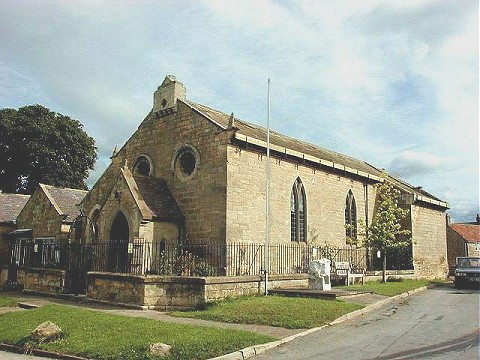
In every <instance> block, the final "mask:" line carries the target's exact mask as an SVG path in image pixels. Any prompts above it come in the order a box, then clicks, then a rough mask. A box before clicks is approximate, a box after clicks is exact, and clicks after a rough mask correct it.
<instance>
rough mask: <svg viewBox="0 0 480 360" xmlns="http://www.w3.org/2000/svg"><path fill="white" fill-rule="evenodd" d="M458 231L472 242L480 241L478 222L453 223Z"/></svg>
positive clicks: (452, 225) (454, 228) (451, 226)
mask: <svg viewBox="0 0 480 360" xmlns="http://www.w3.org/2000/svg"><path fill="white" fill-rule="evenodd" d="M450 228H452V229H453V230H454V231H455V232H456V233H458V234H459V235H460V236H461V237H463V238H464V239H465V241H467V242H470V243H477V242H480V225H477V224H451V225H450Z"/></svg>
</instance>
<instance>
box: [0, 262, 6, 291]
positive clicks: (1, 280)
mask: <svg viewBox="0 0 480 360" xmlns="http://www.w3.org/2000/svg"><path fill="white" fill-rule="evenodd" d="M7 277H8V266H6V265H2V266H0V288H1V287H2V286H3V284H5V282H6V281H7Z"/></svg>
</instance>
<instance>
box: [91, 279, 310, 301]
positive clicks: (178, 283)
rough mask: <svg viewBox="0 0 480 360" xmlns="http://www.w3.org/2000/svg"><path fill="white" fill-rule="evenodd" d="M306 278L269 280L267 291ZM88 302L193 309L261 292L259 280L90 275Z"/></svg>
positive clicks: (303, 282) (262, 289)
mask: <svg viewBox="0 0 480 360" xmlns="http://www.w3.org/2000/svg"><path fill="white" fill-rule="evenodd" d="M307 282H308V280H307V275H306V274H295V275H281V276H280V275H277V276H270V278H269V288H277V287H285V286H287V287H292V286H306V285H307ZM87 284H88V285H87V297H88V298H89V299H90V300H94V301H98V302H105V303H114V304H121V305H125V306H131V307H136V308H143V309H155V310H170V309H194V308H198V307H202V306H204V305H205V303H206V302H208V301H212V300H221V299H224V298H226V297H228V296H232V297H235V296H240V295H254V294H261V293H263V291H264V279H263V278H262V277H260V276H238V277H181V276H154V275H145V276H142V275H126V274H113V273H101V272H90V273H88V281H87Z"/></svg>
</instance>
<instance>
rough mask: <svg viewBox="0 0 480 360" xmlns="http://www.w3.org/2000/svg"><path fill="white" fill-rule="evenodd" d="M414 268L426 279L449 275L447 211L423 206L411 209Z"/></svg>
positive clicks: (417, 273) (414, 206)
mask: <svg viewBox="0 0 480 360" xmlns="http://www.w3.org/2000/svg"><path fill="white" fill-rule="evenodd" d="M411 221H412V241H413V267H414V269H415V274H416V275H417V276H420V277H424V278H445V277H446V276H447V273H448V263H447V240H446V232H447V230H446V220H445V211H441V210H438V209H435V208H433V207H429V206H427V205H423V204H418V203H417V204H414V205H412V207H411Z"/></svg>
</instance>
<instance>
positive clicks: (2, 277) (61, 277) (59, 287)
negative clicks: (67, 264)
mask: <svg viewBox="0 0 480 360" xmlns="http://www.w3.org/2000/svg"><path fill="white" fill-rule="evenodd" d="M0 270H1V273H0V287H1V286H3V284H5V282H6V281H7V278H8V266H4V267H2V268H1V269H0ZM17 284H18V285H19V287H21V288H23V290H24V291H32V292H37V293H46V294H62V293H63V292H64V291H65V270H56V269H40V268H27V267H18V268H17Z"/></svg>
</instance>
